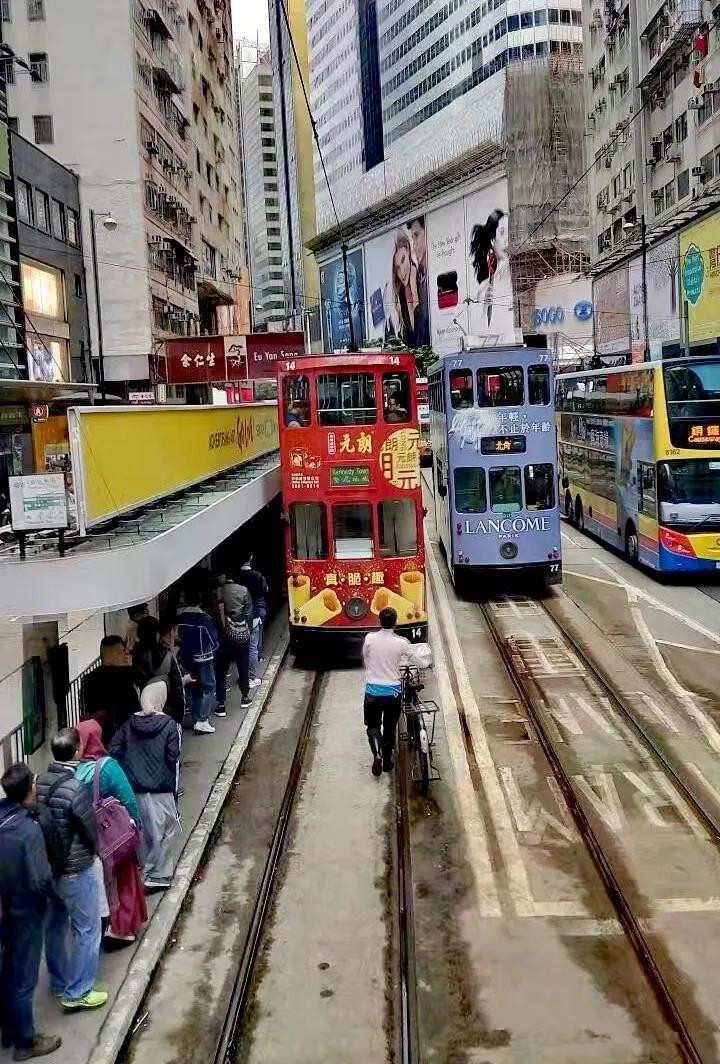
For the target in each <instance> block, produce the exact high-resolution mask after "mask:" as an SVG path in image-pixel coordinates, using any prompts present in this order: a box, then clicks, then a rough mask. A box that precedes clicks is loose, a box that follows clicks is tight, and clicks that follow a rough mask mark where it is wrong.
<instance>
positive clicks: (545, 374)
mask: <svg viewBox="0 0 720 1064" xmlns="http://www.w3.org/2000/svg"><path fill="white" fill-rule="evenodd" d="M528 394H529V398H530V405H531V406H547V405H548V403H549V402H550V367H549V366H546V365H544V364H543V363H540V364H538V365H537V366H528Z"/></svg>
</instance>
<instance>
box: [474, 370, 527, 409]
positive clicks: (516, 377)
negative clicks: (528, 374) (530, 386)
mask: <svg viewBox="0 0 720 1064" xmlns="http://www.w3.org/2000/svg"><path fill="white" fill-rule="evenodd" d="M477 389H478V406H522V404H523V402H524V400H525V388H524V385H523V371H522V366H500V367H498V368H494V367H493V368H489V369H479V370H478V371H477Z"/></svg>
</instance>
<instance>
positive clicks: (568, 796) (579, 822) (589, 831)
mask: <svg viewBox="0 0 720 1064" xmlns="http://www.w3.org/2000/svg"><path fill="white" fill-rule="evenodd" d="M527 601H529V602H530V601H532V602H536V601H537V600H534V599H532V600H531V599H528V600H527ZM540 607H541V609H543V611H544V613H545V615H546V617H547V618H548V619H549V620H550V622H551V623H552V625H553V627H554V628H555V629H556V631H557V632H558V633H559V634H560V636H561V637H562V639H563V640H564V642H565V644H566V645H567V646H568V647H569V649H570V652H571V653H574V654H575V655H576V657H577V658H578V659H579V661H580V662H581V663H582V666H583V668H584V669H586V671H587V673H588V674H589V675H590V676H591V677H592V678H593V680H594V681H595V683H596V684H597V685H598V686H599V688H600V690H601V691H602V692H603V694H604V697H607V698H608V700H609V701H610V703H611V705H612V706H613V707H614V708H615V709H616V710H617V711H618V712H619V713H620V714H621V716H622V718H623V720H625V722H626V723H627V724H628V725H629V726H630V727H631V729H632V731H633V733H634V734H635V735H636V737H637V738H638V739H639V740H640V742H641V743H642V745H643V747H644V748H645V750H646V752H647V753H648V754H649V755H650V756H651V757H652V758H653V759H654V760H656V761H657V763H658V764H660V765H661V767H662V770H663V771H664V772H665V773H666V774H667V775H668V777H669V779H670V780H671V781H672V784H673V785H674V786H675V787H676V788H677V789H678V791H679V792H680V794H681V795H682V797H683V798H684V799H685V800H686V801H687V802H688V804H689V805H690V807H691V808H692V810H693V812H694V813H695V814H696V816H697V817H698V819H699V820H700V821H701V823H702V824H703V826H704V828H705V830H706V831H707V832H708V834H709V835H710V836H711V838H713V840H714V841H715V842H717V828H716V824H715V821H714V818H713V817H712V816H711V815H710V814H709V813H708V812H707V811H706V810H705V809H704V808H703V807H702V805H701V804H700V803H699V801H698V800H697V799H696V798H695V796H694V795H693V794H692V793H691V791H690V790H689V789H688V788H687V787H686V786H685V785H684V783H683V782H682V780H681V779H680V778H679V777H678V775H677V773H676V772H675V771H674V770H673V768H672V766H671V765H670V764H669V763H668V760H667V758H666V757H665V756H664V755H663V754H662V751H660V750H659V749H658V747H657V744H656V743H654V742H653V740H652V738H651V737H650V736H649V735H648V734H647V733H646V731H645V729H644V728H643V727H642V725H641V724H640V723H639V722H638V721H637V719H636V718H635V717H634V715H633V714H632V711H631V710H630V709H629V707H628V706H627V705H626V704H624V702H623V700H622V698H621V697H619V693H618V692H617V691H615V690H614V689H613V687H612V685H610V684H608V683H607V682H606V680H605V678H604V677H603V676H602V674H601V673H600V672H599V670H598V669H597V668H596V667H595V665H594V663H593V661H592V659H591V658H590V657H589V656H588V654H587V652H586V651H585V650H584V649H583V648H582V647H581V646H580V645H579V644H578V643H577V641H576V640H575V639H574V638H573V637H572V636H571V635H570V634H569V633H567V632H566V631H565V630H564V629H563V627H562V626H561V625H560V624H559V623H558V621H557V620H556V618H555V617H554V616H553V615H552V613H550V612H549V611H548V610H547V609H546V608H545V606H544V603H542V601H541V602H540ZM478 609H479V611H480V613H481V615H482V617H483V620H484V621H485V624H486V626H487V629H488V631H489V632H490V635H491V636H492V638H493V641H494V643H495V646H496V649H497V651H498V654H499V656H500V658H501V660H502V661H503V664H504V666H505V668H506V670H507V672H508V675H509V677H510V679H511V680H512V683H513V685H514V687H515V689H516V691H517V694H518V698H519V701H520V704H521V706H522V707H523V709H524V711H525V713H526V714H527V717H528V719H529V721H531V722H532V726H533V728H534V731H535V734H536V736H537V739H538V742H539V744H540V746H541V748H542V751H543V754H544V756H545V758H546V760H547V762H548V764H549V765H550V768H551V769H552V773H553V776H554V778H555V780H556V782H557V785H558V787H559V788H560V792H561V793H562V796H563V798H564V800H565V802H566V805H567V808H568V810H569V812H570V814H571V816H572V819H573V821H574V823H575V826H576V827H577V830H578V832H579V834H580V837H581V838H582V840H583V842H584V844H585V847H586V849H587V851H588V853H589V855H590V857H591V860H592V862H593V865H594V866H595V869H596V871H597V873H598V875H599V877H600V880H601V882H602V884H603V887H604V889H605V891H606V893H607V896H608V898H609V899H610V901H611V903H612V906H613V908H614V910H615V912H616V914H617V917H618V920H619V922H620V925H621V926H622V928H623V930H624V932H625V935H626V937H627V939H628V940H629V942H630V944H631V946H632V949H633V951H634V953H635V955H636V957H637V959H638V962H639V964H640V966H641V969H642V971H643V972H644V973H645V976H646V978H647V981H648V983H649V985H650V987H651V988H652V990H653V993H654V994H655V997H656V999H657V1001H658V1003H659V1005H660V1008H661V1009H662V1011H663V1013H664V1015H665V1017H666V1020H667V1022H668V1024H669V1026H670V1027H671V1029H672V1030H673V1031H674V1033H675V1035H676V1037H677V1040H678V1048H679V1049H680V1051H681V1053H682V1056H683V1059H684V1060H686V1061H688V1062H692V1064H702V1061H703V1059H704V1058H703V1056H702V1054H701V1051H700V1049H699V1048H698V1045H697V1043H696V1040H695V1038H694V1037H693V1034H692V1032H691V1030H690V1028H689V1024H688V1023H687V1022H686V1020H685V1017H684V1015H683V1011H682V1008H681V1006H680V1005H678V1003H677V1001H676V998H675V995H674V993H673V991H672V989H671V987H670V985H669V983H668V981H667V979H666V978H665V975H664V974H663V967H662V964H661V963H660V961H659V960H658V959H657V957H656V955H655V953H654V951H653V948H652V946H651V944H650V941H649V938H648V935H647V933H646V930H645V926H644V925H645V922H646V921H645V920H644V919H643V918H642V917H641V916H639V915H638V914H637V912H636V911H635V910H634V908H633V905H632V903H631V901H630V900H629V898H628V895H627V892H626V890H625V889H624V887H623V885H622V883H621V881H620V878H619V876H618V875H617V874H616V872H615V870H614V868H613V862H612V860H611V859H610V857H609V856H608V854H607V852H606V850H605V848H604V846H603V843H602V841H601V839H600V837H599V835H598V832H597V831H596V830H595V828H594V827H593V825H592V823H591V820H590V818H589V817H588V815H587V814H586V812H585V810H584V808H583V805H582V803H581V801H580V799H579V796H578V793H577V791H576V789H575V787H574V785H573V781H572V778H571V776H570V774H569V773H568V772H567V770H566V768H565V766H564V764H563V761H562V759H561V757H560V756H559V754H558V751H557V749H556V746H555V743H554V741H553V739H552V738H551V736H550V734H549V731H548V728H547V727H546V724H545V720H544V716H543V713H542V712H541V711H540V709H539V704H540V703H541V701H542V693H541V692H540V691H539V689H538V687H537V685H536V683H535V681H534V680H533V679H532V678H531V677H529V675H528V674H527V673H526V672H524V671H523V670H521V669H519V668H518V662H517V657H516V655H515V654H514V653H513V651H512V648H511V645H510V643H509V641H508V639H507V637H506V634H505V633H504V632H503V630H502V628H501V627H500V625H499V624H498V620H497V615H496V614H495V613H494V611H493V609H492V607H491V604H490V603H487V602H485V603H482V602H481V603H478Z"/></svg>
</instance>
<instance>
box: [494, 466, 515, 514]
mask: <svg viewBox="0 0 720 1064" xmlns="http://www.w3.org/2000/svg"><path fill="white" fill-rule="evenodd" d="M490 509H491V510H492V512H493V513H495V514H517V513H519V512H520V510H522V475H521V472H520V466H502V467H501V468H499V469H498V468H496V469H491V470H490Z"/></svg>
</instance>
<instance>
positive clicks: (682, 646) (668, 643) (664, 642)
mask: <svg viewBox="0 0 720 1064" xmlns="http://www.w3.org/2000/svg"><path fill="white" fill-rule="evenodd" d="M655 642H656V643H658V644H659V645H660V646H663V647H675V648H676V650H697V652H698V653H699V654H720V650H713V648H712V647H693V646H690V645H689V643H673V642H672V640H670V639H656V640H655Z"/></svg>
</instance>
